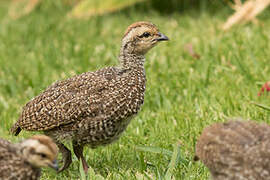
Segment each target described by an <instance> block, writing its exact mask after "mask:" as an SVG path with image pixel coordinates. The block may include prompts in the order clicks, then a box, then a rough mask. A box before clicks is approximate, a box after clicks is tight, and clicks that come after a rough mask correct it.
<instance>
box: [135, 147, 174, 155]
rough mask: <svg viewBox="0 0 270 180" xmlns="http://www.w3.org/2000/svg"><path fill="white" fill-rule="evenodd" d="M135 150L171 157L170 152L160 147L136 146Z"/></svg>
mask: <svg viewBox="0 0 270 180" xmlns="http://www.w3.org/2000/svg"><path fill="white" fill-rule="evenodd" d="M135 149H136V150H139V151H144V152H151V153H156V154H164V155H168V156H172V155H173V152H172V151H169V150H167V149H163V148H160V147H150V146H136V147H135Z"/></svg>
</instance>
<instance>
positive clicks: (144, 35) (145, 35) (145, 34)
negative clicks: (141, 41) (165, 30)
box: [140, 32, 150, 38]
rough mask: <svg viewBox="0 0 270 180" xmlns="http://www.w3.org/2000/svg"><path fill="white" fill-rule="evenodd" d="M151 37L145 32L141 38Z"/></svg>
mask: <svg viewBox="0 0 270 180" xmlns="http://www.w3.org/2000/svg"><path fill="white" fill-rule="evenodd" d="M149 36H150V33H149V32H144V33H143V34H142V35H141V36H140V38H142V37H145V38H147V37H149Z"/></svg>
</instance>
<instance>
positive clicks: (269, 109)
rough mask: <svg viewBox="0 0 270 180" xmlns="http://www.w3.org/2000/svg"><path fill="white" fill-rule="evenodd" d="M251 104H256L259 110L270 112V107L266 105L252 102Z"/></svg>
mask: <svg viewBox="0 0 270 180" xmlns="http://www.w3.org/2000/svg"><path fill="white" fill-rule="evenodd" d="M251 104H254V105H255V106H257V107H259V108H262V109H264V110H267V111H270V107H269V106H266V105H264V104H259V103H256V102H251Z"/></svg>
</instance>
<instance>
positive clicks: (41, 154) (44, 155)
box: [39, 153, 47, 158]
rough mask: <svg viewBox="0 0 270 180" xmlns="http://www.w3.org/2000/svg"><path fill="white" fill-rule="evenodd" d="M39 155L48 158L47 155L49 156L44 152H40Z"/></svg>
mask: <svg viewBox="0 0 270 180" xmlns="http://www.w3.org/2000/svg"><path fill="white" fill-rule="evenodd" d="M39 155H40V156H41V157H42V158H46V157H47V155H46V154H44V153H39Z"/></svg>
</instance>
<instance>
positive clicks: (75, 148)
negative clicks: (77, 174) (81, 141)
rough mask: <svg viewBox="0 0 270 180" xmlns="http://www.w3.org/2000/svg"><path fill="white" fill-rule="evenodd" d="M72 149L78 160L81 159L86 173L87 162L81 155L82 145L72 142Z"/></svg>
mask: <svg viewBox="0 0 270 180" xmlns="http://www.w3.org/2000/svg"><path fill="white" fill-rule="evenodd" d="M73 151H74V153H75V155H76V157H77V158H78V159H79V160H82V165H83V170H84V172H85V174H87V171H88V165H87V162H86V160H85V158H84V156H83V146H81V145H78V144H76V143H74V142H73Z"/></svg>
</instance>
